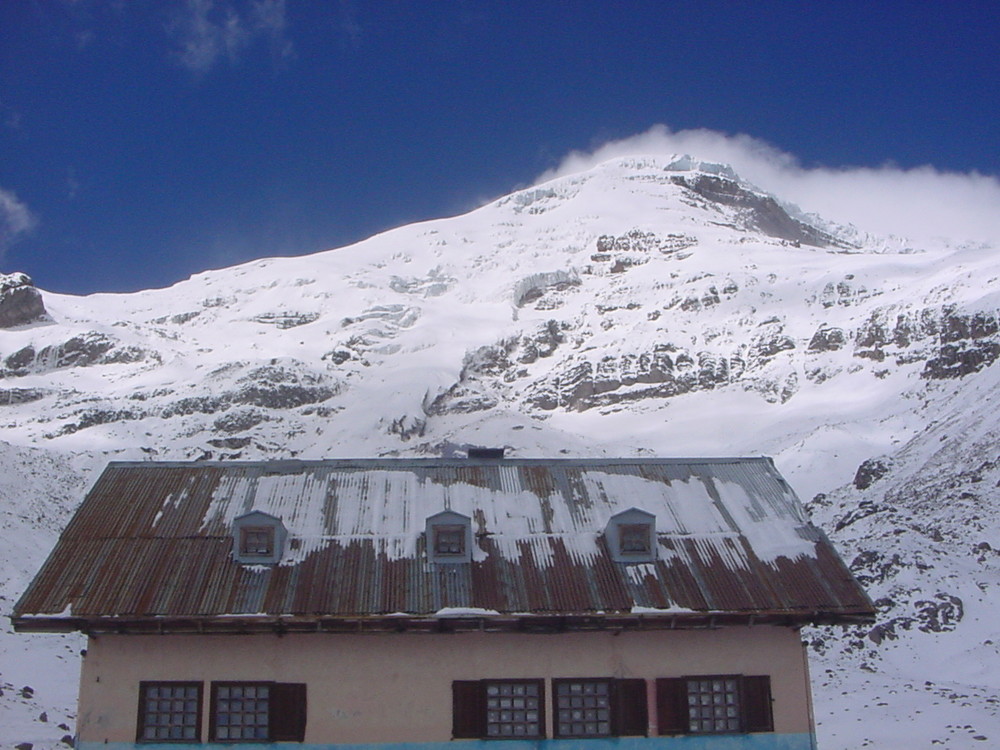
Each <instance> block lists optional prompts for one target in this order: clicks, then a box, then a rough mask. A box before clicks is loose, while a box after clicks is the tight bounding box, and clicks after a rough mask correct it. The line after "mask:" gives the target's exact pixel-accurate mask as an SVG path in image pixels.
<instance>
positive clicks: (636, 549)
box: [618, 523, 649, 555]
mask: <svg viewBox="0 0 1000 750" xmlns="http://www.w3.org/2000/svg"><path fill="white" fill-rule="evenodd" d="M618 544H619V547H620V548H621V552H622V554H623V555H629V554H631V555H635V554H643V555H647V554H649V524H647V523H623V524H621V525H620V526H619V527H618Z"/></svg>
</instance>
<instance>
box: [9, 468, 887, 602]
mask: <svg viewBox="0 0 1000 750" xmlns="http://www.w3.org/2000/svg"><path fill="white" fill-rule="evenodd" d="M630 508H639V509H641V510H644V511H646V512H648V513H651V514H653V516H654V517H655V526H656V539H657V543H658V550H657V553H658V554H657V559H656V561H655V562H647V563H643V564H641V565H635V564H632V565H630V564H628V563H616V562H613V561H612V560H611V559H610V556H609V555H608V550H607V547H606V544H605V541H604V539H603V531H604V529H605V527H606V526H607V524H608V522H609V519H611V517H612V516H614V515H616V514H617V513H620V512H621V511H624V510H627V509H630ZM443 510H451V511H455V512H458V513H461V514H463V515H465V516H468V517H469V518H471V519H472V531H473V538H474V540H475V541H474V543H473V559H472V563H470V564H469V565H467V566H460V567H459V568H458V569H456V568H454V567H451V568H450V570H449V571H447V575H446V574H445V571H440V570H437V569H436V567H437V566H434V565H432V564H429V563H427V560H426V556H425V554H424V545H425V540H424V529H425V523H426V520H427V518H428V517H430V516H432V515H434V514H437V513H439V512H441V511H443ZM253 511H260V512H263V513H267V514H269V515H272V516H274V517H276V518H280V519H281V521H282V523H283V524H284V525H285V527H286V528H287V530H288V543H287V544H286V545H285V550H284V555H283V557H282V559H281V560H280V562H279V564H278V565H276V566H254V567H253V568H249V567H247V566H240V565H239V564H238V563H236V562H235V561H233V559H232V556H231V554H230V550H231V546H232V544H231V542H232V536H231V534H232V524H233V521H234V520H235V519H236V518H239V517H241V516H243V515H245V514H247V513H250V512H253ZM124 559H128V560H129V564H128V566H127V569H128V570H129V573H130V575H129V576H128V578H127V580H120V581H118V582H117V583H116V584H112V583H107V584H105V585H107V586H108V587H107V588H106V589H105V588H102V586H101V584H100V583H99V582H100V581H103V580H105V579H103V578H102V577H101V576H94V575H93V571H94V567H95V566H97V567H100V566H106V568H107V570H108V571H109V572H108V575H109V576H110V580H111V581H114V579H115V577H116V576H117V577H118V578H121V577H122V576H121V574H115V573H114V571H115V570H116V569H118V568H120V567H122V566H121V563H122V561H123V560H124ZM144 565H145V566H148V570H147V573H146V577H145V578H144V577H143V575H142V570H143V566H144ZM137 566H138V567H137ZM60 571H61V572H60ZM67 572H68V575H66V573H67ZM183 576H187V580H186V581H185V579H184V578H183ZM168 579H170V580H168ZM82 580H88V581H92V582H94V583H93V585H90V586H89V587H88V586H86V585H84V586H81V585H80V582H81V581H82ZM182 584H183V585H182ZM199 586H202V589H199V588H198V587H199ZM81 591H82V593H81ZM69 603H72V604H73V612H74V613H75V615H76V616H86V615H87V614H91V615H95V616H109V615H112V614H116V615H117V614H128V615H132V616H148V615H157V616H163V615H180V614H199V615H208V616H210V615H219V614H234V613H236V614H238V613H240V612H245V613H253V612H269V613H271V614H288V613H293V614H295V613H298V614H302V613H305V612H309V613H326V614H332V615H347V614H351V615H366V616H370V615H383V616H384V615H385V614H386V613H392V612H409V613H417V614H422V615H429V616H432V615H433V613H435V612H442V611H451V610H458V611H466V610H468V611H473V610H475V611H491V612H493V611H495V612H501V613H502V612H507V613H510V612H545V613H553V612H555V613H560V612H563V613H565V612H606V611H620V612H631V611H645V610H646V609H648V610H650V611H660V612H663V611H670V612H679V611H685V612H686V611H691V612H700V613H705V612H732V611H741V612H754V611H767V612H774V611H782V612H788V611H795V612H805V611H810V612H817V611H837V610H843V609H852V608H853V609H857V608H858V607H861V608H862V609H863V608H864V607H866V606H869V605H868V604H867V599H866V597H865V596H864V593H863V592H861V590H860V589H859V588H858V586H857V584H856V582H854V581H853V579H852V578H851V576H850V574H849V573H848V572H847V570H846V568H845V567H844V566H843V563H842V562H841V561H840V560H839V558H837V556H836V553H835V552H834V551H833V549H832V548H831V547H830V544H829V542H828V541H827V540H826V538H825V537H824V536H823V535H822V533H821V532H819V531H818V530H817V529H816V528H815V527H813V526H812V525H811V524H810V523H809V522H808V519H807V518H806V516H805V514H804V512H803V510H802V508H801V506H800V505H799V502H798V500H797V498H796V497H795V495H794V493H793V492H792V491H791V489H790V488H789V487H788V486H787V484H786V483H785V482H784V480H783V479H782V478H781V477H780V475H779V474H778V472H777V471H776V469H775V468H774V465H773V464H772V462H771V461H770V459H766V458H734V459H616V460H608V459H581V460H568V459H556V460H547V459H504V460H499V461H497V460H482V461H480V460H474V459H469V460H464V459H458V460H456V459H369V460H364V459H361V460H327V461H282V462H252V463H250V462H230V463H195V464H190V463H151V462H145V463H113V464H111V465H110V466H109V467H108V468H107V469H106V471H105V472H104V474H103V475H102V477H101V478H100V479H99V480H98V482H97V483H96V485H95V486H94V488H93V489H92V490H91V492H90V494H89V495H88V497H87V499H86V500H85V502H84V504H83V505H82V506H81V508H80V510H79V511H78V513H77V515H76V516H75V517H74V519H73V521H72V522H71V523H70V525H69V527H68V528H67V530H66V532H65V533H64V534H63V537H62V539H61V540H60V542H59V545H57V548H56V550H55V551H54V552H53V555H52V557H51V558H50V560H49V562H48V563H47V564H46V568H45V569H43V571H42V573H40V574H39V576H38V578H37V579H36V581H35V583H34V584H33V586H32V588H31V589H30V590H29V592H28V593H27V594H26V595H25V597H24V599H23V600H22V602H21V603H19V605H18V611H20V612H24V613H39V612H61V611H64V610H65V608H66V606H67V604H69ZM636 608H638V609H636Z"/></svg>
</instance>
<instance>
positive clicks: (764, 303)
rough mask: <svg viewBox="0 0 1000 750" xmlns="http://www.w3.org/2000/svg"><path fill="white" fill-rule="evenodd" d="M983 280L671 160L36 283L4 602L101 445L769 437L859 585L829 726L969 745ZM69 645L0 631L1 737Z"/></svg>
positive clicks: (836, 669) (991, 349)
mask: <svg viewBox="0 0 1000 750" xmlns="http://www.w3.org/2000/svg"><path fill="white" fill-rule="evenodd" d="M830 218H832V219H835V218H836V217H830ZM998 278H1000V260H998V255H997V252H996V248H995V247H990V246H984V245H971V244H961V243H954V244H948V243H945V242H942V243H938V244H936V245H934V246H925V245H914V244H912V243H909V242H907V241H906V240H905V239H900V238H889V239H886V238H876V237H871V236H869V235H867V234H865V233H864V232H863V231H861V230H857V229H855V228H850V227H849V228H846V229H845V228H841V227H838V226H837V225H836V224H833V223H828V222H822V221H820V220H818V219H816V218H815V217H811V218H809V219H808V220H807V219H806V218H805V217H802V216H799V215H798V214H797V213H796V211H795V210H794V209H792V208H789V207H785V206H783V205H782V204H781V203H780V201H779V200H777V199H775V198H773V197H771V196H768V195H766V194H764V193H762V192H760V191H759V190H757V189H755V188H754V187H753V186H751V185H748V184H746V183H745V182H743V181H742V180H740V178H739V177H738V176H737V175H735V174H734V173H733V172H732V171H731V170H730V169H729V168H727V167H724V166H721V165H715V164H707V163H701V162H697V161H694V160H692V159H690V158H687V157H677V158H673V159H663V158H648V159H637V158H631V159H621V160H615V161H611V162H607V163H605V164H602V165H600V166H598V167H597V168H595V169H593V170H591V171H588V172H583V173H580V174H577V175H572V176H569V177H563V178H560V179H557V180H554V181H552V182H549V183H546V184H543V185H539V186H536V187H533V188H529V189H527V190H523V191H520V192H517V193H514V194H512V195H510V196H507V197H505V198H502V199H500V200H498V201H495V202H493V203H491V204H488V205H486V206H483V207H482V208H480V209H478V210H476V211H473V212H471V213H469V214H465V215H462V216H458V217H454V218H449V219H441V220H437V221H431V222H425V223H422V224H415V225H411V226H406V227H401V228H399V229H396V230H394V231H391V232H387V233H385V234H382V235H378V236H376V237H373V238H371V239H368V240H366V241H364V242H361V243H358V244H356V245H353V246H350V247H346V248H341V249H338V250H332V251H329V252H325V253H320V254H317V255H312V256H306V257H300V258H285V259H267V260H261V261H257V262H253V263H248V264H245V265H242V266H237V267H234V268H229V269H223V270H219V271H211V272H207V273H203V274H199V275H197V276H194V277H192V278H191V279H189V280H187V281H185V282H182V283H179V284H177V285H175V286H173V287H171V288H169V289H161V290H150V291H144V292H140V293H136V294H128V295H91V296H87V297H68V296H62V295H55V294H48V293H44V294H43V298H44V302H45V306H46V308H47V310H48V318H47V319H44V320H41V321H39V322H36V323H32V324H27V325H22V326H20V327H17V328H12V329H7V330H0V440H2V441H6V443H7V445H6V446H5V447H4V451H5V465H6V463H7V460H6V457H8V456H9V457H10V458H9V460H10V462H11V465H12V466H17V467H19V468H18V469H17V470H16V471H13V472H11V473H10V478H9V481H8V480H7V479H5V480H4V481H5V484H3V485H0V493H2V494H0V503H2V505H0V507H2V508H3V512H4V514H5V515H4V516H3V518H4V524H5V526H4V537H3V538H4V541H3V558H4V560H5V561H11V560H16V561H17V564H16V565H14V566H12V567H11V568H9V570H10V574H9V578H7V579H4V584H3V585H4V589H3V591H2V592H0V595H2V596H3V597H5V598H4V599H2V600H0V604H3V605H4V607H6V608H7V609H8V610H9V607H10V606H11V605H12V600H13V599H14V598H15V597H16V594H17V593H18V592H19V591H20V590H23V587H24V586H25V585H26V584H27V581H28V580H30V576H31V574H32V573H33V572H34V570H36V569H37V567H38V566H39V565H40V564H41V562H42V560H43V558H44V555H45V553H46V552H47V549H48V548H49V547H50V546H51V544H52V542H53V541H54V539H55V535H56V534H57V533H58V529H59V528H60V527H61V525H62V524H63V523H64V522H65V519H66V516H67V513H68V512H69V511H70V510H71V508H72V506H73V504H74V502H76V501H77V500H78V499H79V497H81V496H82V491H83V489H84V487H85V486H86V484H87V483H88V482H89V481H91V480H92V478H93V471H94V470H95V468H96V467H99V466H100V465H101V464H103V462H104V461H106V460H108V459H110V458H118V459H123V458H131V459H142V458H153V459H199V458H202V459H206V458H214V459H225V458H244V459H250V458H261V457H292V456H297V457H301V458H323V457H349V456H396V455H400V456H402V455H408V456H414V455H453V454H456V453H459V452H461V451H462V450H464V449H465V448H466V447H468V446H469V445H487V446H499V445H504V446H507V447H508V452H509V453H511V454H513V455H518V456H566V455H569V456H631V455H657V456H696V455H704V456H711V455H737V454H745V455H754V454H767V455H772V456H774V457H775V459H776V462H777V465H778V467H779V469H780V470H781V471H782V472H783V473H784V475H785V476H786V478H788V479H789V481H790V482H791V484H792V486H793V487H795V488H796V490H797V491H798V493H799V495H800V496H801V497H802V498H803V499H804V500H807V501H809V507H810V510H811V511H812V512H813V513H814V515H815V517H816V519H817V520H818V521H820V522H821V523H822V524H823V525H824V526H825V528H826V529H827V531H828V533H829V534H830V535H831V537H832V538H833V541H834V542H835V544H837V545H838V546H839V548H840V549H841V550H842V553H843V554H844V556H845V558H846V559H847V560H848V561H849V562H850V561H853V568H854V570H855V571H856V573H857V574H858V575H860V576H861V577H862V579H863V580H864V581H865V583H866V585H867V586H868V587H869V589H870V591H871V593H872V597H873V599H876V600H877V601H878V602H879V608H880V616H879V623H878V625H877V626H876V628H875V630H874V631H873V633H872V635H871V636H869V634H868V632H867V630H866V631H865V632H860V631H858V632H844V633H839V632H831V631H830V630H829V629H823V630H820V631H817V632H816V633H812V632H810V633H808V634H807V635H806V637H807V638H808V640H809V641H810V642H811V644H812V649H813V652H814V658H813V671H814V678H815V680H814V681H815V683H816V715H817V719H818V721H819V722H820V735H821V746H822V747H823V748H824V749H825V750H834V749H835V748H854V747H861V746H864V745H865V743H866V742H867V743H868V744H870V745H871V746H873V747H904V746H905V747H907V748H916V747H931V746H932V745H933V742H932V741H934V740H939V741H940V743H941V744H943V746H946V747H982V746H989V745H990V743H997V742H998V738H1000V717H998V715H997V703H996V699H995V698H994V697H993V696H994V694H995V693H996V687H997V685H996V684H995V677H993V675H994V674H996V673H998V670H997V669H995V667H996V664H997V648H996V646H995V645H994V644H996V643H1000V639H998V634H997V633H996V632H995V630H996V627H995V626H993V625H992V624H991V623H992V622H996V621H998V618H997V617H996V614H997V610H998V607H997V605H996V604H992V603H991V600H990V594H991V592H992V591H993V590H994V589H995V588H996V586H997V584H998V578H997V567H998V559H997V552H996V550H995V549H994V548H996V547H998V546H1000V544H998V542H997V538H998V535H997V531H998V529H997V525H996V521H995V520H994V517H995V515H996V514H995V513H993V512H991V510H992V509H993V508H994V507H995V506H996V505H997V501H998V497H997V495H998V492H1000V491H998V489H997V487H998V482H1000V468H998V467H1000V456H998V452H997V449H996V446H997V440H996V437H997V430H998V418H997V417H996V416H995V415H996V414H997V410H996V409H995V408H990V406H991V404H992V400H993V399H994V398H995V397H994V395H993V394H995V393H996V392H997V391H996V385H997V383H996V380H997V378H998V377H1000V375H998V372H1000V370H998V368H997V367H996V365H995V364H994V363H995V361H996V359H997V358H998V356H1000V335H998V324H997V311H998V307H1000V297H998V292H997V291H995V290H996V289H997V288H998V285H997V279H998ZM859 467H861V471H859ZM38 498H45V503H47V505H46V506H45V508H46V509H45V512H44V513H40V514H39V513H34V512H33V511H32V510H31V503H35V502H39V500H38ZM984 545H985V546H984ZM8 630H9V627H8ZM78 648H79V643H78V642H77V641H73V639H68V638H61V637H59V636H51V637H47V636H37V637H31V638H29V637H26V636H12V635H10V634H9V633H8V632H4V633H2V634H0V653H2V654H3V660H2V664H3V665H4V666H3V668H2V670H0V681H2V682H3V683H4V684H3V685H2V686H0V687H2V689H3V696H2V697H0V701H2V703H0V710H2V711H3V712H4V717H5V720H4V721H0V724H3V725H4V728H3V729H0V741H3V742H4V743H6V744H11V745H12V744H15V743H16V742H20V741H22V740H28V741H32V742H35V743H36V745H37V746H39V747H49V746H52V745H53V744H57V743H58V742H59V740H60V737H61V736H62V735H63V734H65V732H64V731H62V730H59V729H58V728H57V726H58V723H61V722H64V720H65V719H68V717H69V714H70V713H71V707H70V706H71V697H72V693H73V691H74V690H75V675H74V670H75V669H76V664H75V663H74V662H73V660H72V659H70V658H69V656H70V653H71V651H72V650H74V649H77V650H78ZM14 655H28V656H29V657H30V658H28V659H23V658H14ZM60 656H64V657H66V658H64V659H60V658H59V657H60ZM8 664H10V665H12V666H8ZM18 664H33V665H36V666H35V667H34V668H32V669H31V670H30V673H31V679H32V680H33V682H32V683H30V684H31V685H32V686H33V687H34V688H35V691H34V697H33V698H31V699H30V700H29V699H28V698H24V697H22V696H20V694H19V693H18V691H19V690H20V688H21V687H22V685H19V684H17V683H18V682H21V681H25V680H27V679H28V678H27V677H23V678H22V677H21V675H23V674H25V673H24V672H23V671H21V672H17V671H16V670H17V668H18V666H17V665H18ZM39 664H42V665H43V666H42V667H40V668H39V667H38V666H37V665H39ZM26 684H28V683H26ZM8 685H10V686H14V687H8ZM67 686H69V687H71V688H72V689H69V690H67ZM42 710H45V711H47V713H48V714H49V716H48V719H49V720H48V721H47V722H39V721H38V720H37V713H40V712H41V711H42ZM36 712H37V713H36ZM917 712H919V713H917ZM56 716H59V717H61V718H60V719H59V721H55V717H56ZM7 717H9V720H7ZM920 717H922V718H920ZM66 723H71V722H66ZM977 737H984V738H986V739H983V740H979V739H976V738H977Z"/></svg>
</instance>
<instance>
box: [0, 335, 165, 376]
mask: <svg viewBox="0 0 1000 750" xmlns="http://www.w3.org/2000/svg"><path fill="white" fill-rule="evenodd" d="M147 359H153V360H158V359H159V357H158V355H157V354H156V353H155V352H148V351H146V350H145V349H141V348H139V347H137V346H123V345H122V344H121V342H120V341H118V340H117V339H116V338H114V337H113V336H109V335H107V334H104V333H98V332H96V331H90V332H89V333H83V334H80V335H79V336H73V337H72V338H71V339H68V340H67V341H65V342H63V343H62V344H56V345H52V346H45V347H42V348H41V349H40V350H38V351H35V348H34V347H33V346H30V345H29V346H26V347H24V348H22V349H19V350H18V351H16V352H14V353H13V354H11V355H9V356H8V357H7V358H6V359H5V360H4V362H3V367H2V368H0V377H3V376H23V375H30V374H33V373H39V372H49V371H51V370H58V369H62V368H65V367H87V366H90V365H113V364H129V363H133V362H141V361H143V360H147Z"/></svg>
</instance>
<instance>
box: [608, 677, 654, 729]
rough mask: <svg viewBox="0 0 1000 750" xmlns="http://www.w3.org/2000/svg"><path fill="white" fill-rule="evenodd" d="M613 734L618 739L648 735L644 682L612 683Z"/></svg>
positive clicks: (616, 681)
mask: <svg viewBox="0 0 1000 750" xmlns="http://www.w3.org/2000/svg"><path fill="white" fill-rule="evenodd" d="M614 701H615V704H614V714H613V716H614V733H615V734H616V735H618V736H619V737H645V736H646V735H647V734H649V711H647V709H646V681H645V680H615V681H614Z"/></svg>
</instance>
